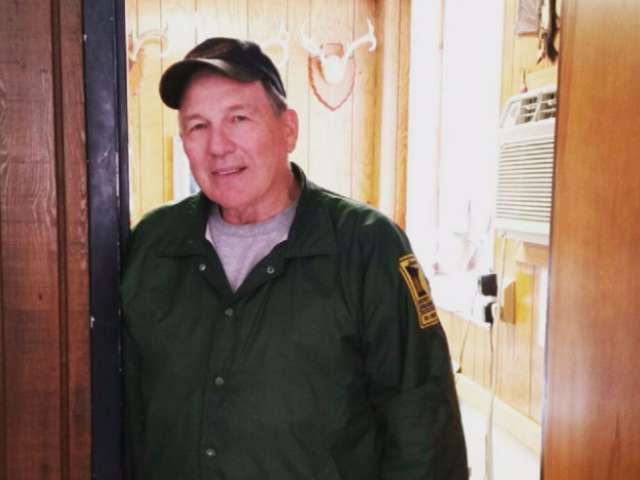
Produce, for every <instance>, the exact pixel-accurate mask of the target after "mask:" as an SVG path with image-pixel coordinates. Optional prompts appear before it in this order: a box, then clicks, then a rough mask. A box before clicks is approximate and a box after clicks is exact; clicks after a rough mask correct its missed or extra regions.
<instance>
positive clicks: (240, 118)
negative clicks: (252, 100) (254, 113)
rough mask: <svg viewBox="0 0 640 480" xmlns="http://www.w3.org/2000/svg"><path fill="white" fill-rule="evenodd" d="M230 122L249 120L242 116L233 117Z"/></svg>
mask: <svg viewBox="0 0 640 480" xmlns="http://www.w3.org/2000/svg"><path fill="white" fill-rule="evenodd" d="M231 120H232V121H233V123H241V122H244V121H246V120H249V118H248V117H246V116H244V115H234V116H233V117H232V118H231Z"/></svg>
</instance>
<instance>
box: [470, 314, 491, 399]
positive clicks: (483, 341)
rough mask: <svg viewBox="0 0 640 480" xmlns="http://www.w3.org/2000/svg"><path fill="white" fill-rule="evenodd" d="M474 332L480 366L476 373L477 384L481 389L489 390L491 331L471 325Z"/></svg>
mask: <svg viewBox="0 0 640 480" xmlns="http://www.w3.org/2000/svg"><path fill="white" fill-rule="evenodd" d="M471 328H473V329H474V330H475V331H476V338H477V340H476V349H477V351H478V352H479V355H478V357H479V358H478V363H479V364H480V365H481V367H480V370H479V371H478V373H477V382H478V383H479V384H480V385H482V386H483V387H485V388H487V389H490V388H491V349H490V345H491V344H490V340H491V338H490V335H491V330H490V329H489V328H486V327H480V326H476V325H471Z"/></svg>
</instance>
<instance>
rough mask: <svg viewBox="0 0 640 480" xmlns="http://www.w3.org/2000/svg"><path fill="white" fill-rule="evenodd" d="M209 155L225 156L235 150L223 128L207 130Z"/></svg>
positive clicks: (233, 143) (234, 145)
mask: <svg viewBox="0 0 640 480" xmlns="http://www.w3.org/2000/svg"><path fill="white" fill-rule="evenodd" d="M208 146H209V153H210V154H212V155H216V156H218V155H225V154H227V153H231V152H233V151H234V150H235V148H236V144H235V142H234V141H233V140H232V139H231V138H230V137H229V135H228V134H227V132H225V131H224V129H223V128H211V129H210V130H209V145H208Z"/></svg>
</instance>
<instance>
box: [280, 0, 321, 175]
mask: <svg viewBox="0 0 640 480" xmlns="http://www.w3.org/2000/svg"><path fill="white" fill-rule="evenodd" d="M288 3H289V5H288V25H287V28H288V31H289V33H290V34H291V42H290V44H289V62H288V63H287V66H286V69H285V70H286V72H287V99H288V102H289V106H290V107H292V108H293V109H294V110H295V111H296V112H298V122H299V129H300V134H299V135H298V142H297V144H296V149H295V150H294V151H293V153H292V154H291V155H289V158H290V160H291V161H293V162H296V163H297V164H298V165H300V166H301V167H302V169H303V170H304V171H305V172H306V173H309V156H310V152H309V137H310V136H311V130H310V126H309V116H310V114H309V111H310V104H311V102H312V101H315V100H313V99H312V98H311V97H312V96H313V94H312V93H311V85H310V84H309V67H308V65H309V60H308V58H309V54H308V53H307V52H306V51H305V50H304V49H303V48H302V47H301V46H300V31H301V30H302V29H303V27H304V33H305V35H309V29H310V25H309V24H310V19H309V15H310V10H309V9H310V0H305V1H296V2H288Z"/></svg>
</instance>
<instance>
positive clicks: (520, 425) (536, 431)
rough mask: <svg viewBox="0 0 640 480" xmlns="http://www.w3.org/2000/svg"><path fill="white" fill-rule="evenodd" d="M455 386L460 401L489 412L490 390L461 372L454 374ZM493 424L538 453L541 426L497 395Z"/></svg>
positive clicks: (540, 444) (480, 410)
mask: <svg viewBox="0 0 640 480" xmlns="http://www.w3.org/2000/svg"><path fill="white" fill-rule="evenodd" d="M456 387H457V390H458V397H459V398H460V402H461V403H462V404H464V405H467V406H469V407H471V408H474V409H476V410H478V411H479V412H482V413H485V414H486V415H488V414H489V408H490V405H491V392H490V391H488V390H487V389H485V388H484V387H482V386H480V385H478V384H477V383H476V382H474V381H473V380H470V379H469V378H468V377H465V376H464V375H462V374H457V375H456ZM493 406H494V410H493V420H494V424H495V425H497V426H499V427H500V428H502V429H503V430H505V431H507V432H509V433H510V434H511V435H513V436H514V437H515V438H516V439H517V440H518V441H519V442H520V443H522V444H523V445H525V446H526V447H527V448H529V449H530V450H531V451H533V452H534V453H536V454H538V455H540V453H541V449H542V427H541V426H540V424H538V423H537V422H536V421H535V420H533V419H531V418H530V417H528V416H526V415H524V414H523V413H520V412H519V411H518V410H516V409H515V408H513V407H511V406H509V405H507V404H506V403H505V402H503V401H502V400H500V399H499V398H498V397H495V399H494V403H493Z"/></svg>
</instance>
